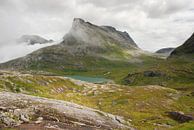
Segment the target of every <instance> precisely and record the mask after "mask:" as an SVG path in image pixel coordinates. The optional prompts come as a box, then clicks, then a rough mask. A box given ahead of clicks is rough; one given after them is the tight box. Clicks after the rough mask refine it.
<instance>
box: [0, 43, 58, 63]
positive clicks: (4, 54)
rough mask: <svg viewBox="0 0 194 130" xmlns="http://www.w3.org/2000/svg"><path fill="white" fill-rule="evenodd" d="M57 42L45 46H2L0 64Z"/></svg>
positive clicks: (25, 44)
mask: <svg viewBox="0 0 194 130" xmlns="http://www.w3.org/2000/svg"><path fill="white" fill-rule="evenodd" d="M55 44H57V42H54V43H46V44H35V45H27V43H22V44H16V43H12V44H9V45H7V46H2V47H1V48H0V63H3V62H6V61H9V60H12V59H15V58H18V57H23V56H25V55H27V54H29V53H31V52H33V51H35V50H38V49H40V48H43V47H47V46H51V45H55Z"/></svg>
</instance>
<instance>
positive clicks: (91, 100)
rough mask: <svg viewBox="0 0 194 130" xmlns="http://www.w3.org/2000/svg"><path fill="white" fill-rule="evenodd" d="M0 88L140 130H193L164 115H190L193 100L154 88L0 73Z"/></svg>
mask: <svg viewBox="0 0 194 130" xmlns="http://www.w3.org/2000/svg"><path fill="white" fill-rule="evenodd" d="M0 88H1V89H0V91H12V92H16V93H26V94H29V95H35V96H41V97H48V98H53V99H60V100H65V101H70V102H74V103H78V104H81V105H84V106H88V107H92V108H96V109H99V110H102V111H105V112H109V113H112V114H115V115H120V116H123V117H125V118H126V119H128V121H129V122H130V123H131V124H132V125H134V127H136V128H139V129H150V130H151V129H154V128H160V129H171V128H189V127H191V128H193V126H192V123H190V124H189V123H188V124H179V123H178V122H176V121H174V120H172V119H171V118H169V117H168V115H167V114H166V113H165V112H167V111H183V112H185V113H188V114H190V113H192V112H193V110H194V108H193V106H194V100H193V99H194V97H193V96H192V95H185V94H184V93H182V92H181V91H178V90H174V89H169V88H164V87H161V86H157V85H149V86H131V87H128V86H122V85H114V84H104V85H100V84H91V83H82V82H78V81H75V80H70V79H66V78H63V77H58V76H43V75H30V74H20V73H15V72H1V75H0Z"/></svg>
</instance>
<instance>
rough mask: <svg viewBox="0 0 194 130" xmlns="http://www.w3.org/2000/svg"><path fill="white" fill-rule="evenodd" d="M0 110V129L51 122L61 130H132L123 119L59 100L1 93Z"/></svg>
mask: <svg viewBox="0 0 194 130" xmlns="http://www.w3.org/2000/svg"><path fill="white" fill-rule="evenodd" d="M0 106H1V107H0V120H1V121H0V122H2V123H1V124H0V128H3V127H5V126H7V127H13V126H18V125H21V124H23V123H24V124H25V123H30V124H40V123H42V122H44V124H45V126H46V125H48V124H47V123H48V122H49V123H50V124H54V125H55V126H56V125H57V127H58V128H61V129H64V128H66V126H68V127H71V128H76V127H79V128H83V129H86V128H87V129H132V128H130V127H129V126H127V122H126V121H125V120H124V119H123V118H122V117H119V116H115V115H111V114H108V113H105V112H102V111H99V110H95V109H91V108H88V107H84V106H80V105H77V104H74V103H70V102H65V101H60V100H51V99H46V98H39V97H34V96H28V95H24V94H15V93H8V92H1V93H0ZM46 122H47V123H46Z"/></svg>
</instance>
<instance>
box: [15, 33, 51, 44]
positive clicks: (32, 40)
mask: <svg viewBox="0 0 194 130" xmlns="http://www.w3.org/2000/svg"><path fill="white" fill-rule="evenodd" d="M17 42H19V43H23V42H25V43H27V44H28V45H34V44H44V43H49V42H53V41H52V40H47V39H45V38H43V37H40V36H38V35H23V36H21V37H20V38H19V39H18V40H17Z"/></svg>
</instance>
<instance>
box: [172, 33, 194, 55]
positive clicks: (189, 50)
mask: <svg viewBox="0 0 194 130" xmlns="http://www.w3.org/2000/svg"><path fill="white" fill-rule="evenodd" d="M191 54H194V33H193V34H192V36H191V37H190V38H189V39H188V40H187V41H186V42H185V43H184V44H183V45H181V46H179V47H178V48H176V49H175V50H174V51H173V52H172V53H171V56H170V57H173V56H184V55H191Z"/></svg>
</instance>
